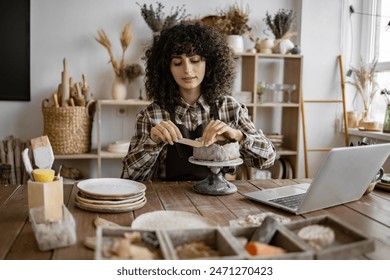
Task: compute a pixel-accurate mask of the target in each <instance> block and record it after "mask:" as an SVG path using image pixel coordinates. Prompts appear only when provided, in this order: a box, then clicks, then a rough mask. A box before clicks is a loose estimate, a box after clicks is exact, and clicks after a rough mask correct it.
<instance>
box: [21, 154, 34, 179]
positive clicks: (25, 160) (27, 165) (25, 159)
mask: <svg viewBox="0 0 390 280" xmlns="http://www.w3.org/2000/svg"><path fill="white" fill-rule="evenodd" d="M22 159H23V163H24V168H25V169H26V172H27V174H28V176H29V177H30V180H31V181H34V178H33V176H32V172H33V167H32V165H31V161H30V158H29V157H28V148H26V149H24V150H23V152H22Z"/></svg>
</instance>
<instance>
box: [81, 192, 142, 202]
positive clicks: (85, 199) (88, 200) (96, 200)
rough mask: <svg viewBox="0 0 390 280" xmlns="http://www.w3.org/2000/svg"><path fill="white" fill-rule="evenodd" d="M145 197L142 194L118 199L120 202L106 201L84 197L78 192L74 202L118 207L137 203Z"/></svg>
mask: <svg viewBox="0 0 390 280" xmlns="http://www.w3.org/2000/svg"><path fill="white" fill-rule="evenodd" d="M144 197H145V194H144V193H142V194H140V195H137V196H134V197H131V198H127V199H120V200H107V199H92V198H89V197H88V196H86V195H85V194H84V193H82V192H80V191H79V192H78V193H77V195H76V200H77V201H79V202H84V203H90V204H100V205H102V204H105V205H118V204H126V203H132V202H137V201H140V200H142V199H143V198H144Z"/></svg>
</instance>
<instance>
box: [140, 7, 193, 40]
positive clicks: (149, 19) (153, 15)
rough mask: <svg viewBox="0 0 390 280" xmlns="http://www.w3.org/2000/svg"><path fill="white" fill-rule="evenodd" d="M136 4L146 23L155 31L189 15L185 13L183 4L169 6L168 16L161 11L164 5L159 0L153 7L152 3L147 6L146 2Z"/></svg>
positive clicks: (159, 30) (170, 25) (174, 23)
mask: <svg viewBox="0 0 390 280" xmlns="http://www.w3.org/2000/svg"><path fill="white" fill-rule="evenodd" d="M137 5H138V6H139V7H140V8H141V15H142V17H143V18H144V20H145V22H146V24H147V25H148V26H149V27H150V29H151V30H152V31H153V32H155V33H158V32H161V30H163V29H166V28H170V27H172V26H174V25H176V24H177V23H179V22H181V21H184V20H185V19H186V18H188V17H189V15H188V14H187V13H186V9H185V5H183V6H181V7H176V8H171V12H170V14H169V15H168V16H165V13H164V12H163V9H164V8H165V6H164V5H163V4H162V3H161V2H156V7H153V5H152V4H150V5H149V6H148V5H146V4H143V5H140V4H139V3H137Z"/></svg>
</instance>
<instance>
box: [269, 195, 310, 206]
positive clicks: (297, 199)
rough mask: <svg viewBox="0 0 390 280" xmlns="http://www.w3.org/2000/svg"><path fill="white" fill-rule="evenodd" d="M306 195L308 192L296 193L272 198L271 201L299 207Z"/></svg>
mask: <svg viewBox="0 0 390 280" xmlns="http://www.w3.org/2000/svg"><path fill="white" fill-rule="evenodd" d="M305 195H306V193H300V194H294V195H289V196H284V197H279V198H274V199H270V200H269V201H272V202H274V203H277V204H280V205H283V206H287V207H289V208H297V207H298V206H299V204H300V203H301V201H302V199H303V197H304V196H305Z"/></svg>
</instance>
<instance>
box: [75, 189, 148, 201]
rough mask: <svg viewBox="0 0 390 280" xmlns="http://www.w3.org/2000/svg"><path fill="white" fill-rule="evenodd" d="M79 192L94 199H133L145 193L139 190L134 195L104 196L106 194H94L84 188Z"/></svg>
mask: <svg viewBox="0 0 390 280" xmlns="http://www.w3.org/2000/svg"><path fill="white" fill-rule="evenodd" d="M79 193H80V194H81V195H82V196H83V197H86V198H88V199H92V200H113V201H115V200H125V199H132V198H135V197H138V196H142V195H145V192H139V193H135V194H132V195H115V196H104V195H93V194H90V193H85V192H83V191H82V190H80V189H79Z"/></svg>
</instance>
